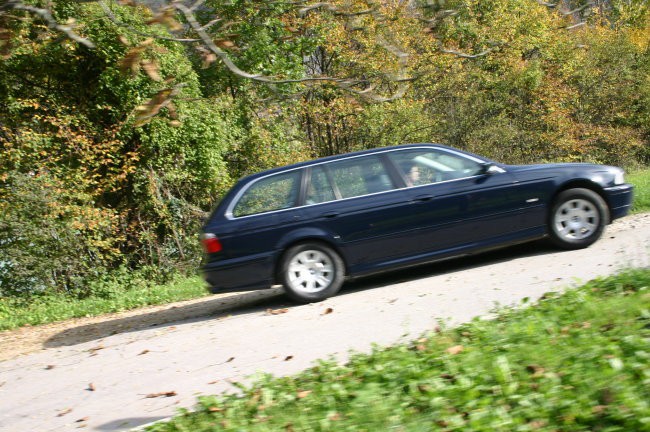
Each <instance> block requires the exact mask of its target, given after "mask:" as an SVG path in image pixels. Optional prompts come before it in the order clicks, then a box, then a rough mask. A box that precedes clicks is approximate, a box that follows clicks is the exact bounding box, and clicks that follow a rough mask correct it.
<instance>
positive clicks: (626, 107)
mask: <svg viewBox="0 0 650 432" xmlns="http://www.w3.org/2000/svg"><path fill="white" fill-rule="evenodd" d="M649 45H650V12H649V8H648V3H647V1H645V0H608V1H605V0H596V1H582V0H579V1H573V0H571V1H568V0H560V1H558V2H557V3H546V2H543V1H535V0H463V1H460V0H449V1H444V0H439V1H396V0H393V1H362V0H347V1H343V0H340V1H338V0H336V1H335V0H333V1H331V2H329V3H324V2H318V3H316V2H313V3H310V2H305V3H304V4H299V3H297V2H286V1H285V2H280V1H253V0H231V1H217V0H205V1H203V2H197V3H196V4H194V3H193V2H192V3H189V2H187V3H184V2H182V1H177V2H173V3H166V2H163V1H149V2H134V1H132V0H124V1H113V0H110V1H109V0H106V1H99V2H89V1H72V0H63V1H56V2H48V1H40V0H39V1H25V2H18V1H16V0H7V1H5V2H4V5H0V55H1V56H2V61H1V63H0V155H1V156H0V296H12V297H21V296H23V297H29V296H31V295H34V294H35V293H42V292H50V291H56V292H63V293H68V294H70V295H73V296H80V297H83V296H86V295H89V294H97V290H98V289H100V288H98V287H101V286H103V285H101V284H100V283H98V281H106V280H109V279H110V280H119V281H123V283H124V284H128V283H130V281H132V280H133V278H134V276H133V275H136V274H137V275H139V278H140V280H142V279H146V280H150V281H164V280H165V278H169V277H171V276H172V275H174V274H178V273H188V272H194V271H196V269H197V267H198V263H199V261H200V257H201V252H200V250H199V246H198V240H197V234H198V230H199V227H200V224H201V221H202V218H203V217H205V215H206V212H208V211H209V210H210V208H211V207H212V206H213V205H214V204H215V203H216V202H217V201H218V199H219V197H220V196H221V195H222V194H223V193H224V192H225V191H226V190H227V189H228V188H229V186H231V185H232V184H233V182H234V181H236V180H237V179H238V178H240V177H241V176H243V175H246V174H249V173H252V172H255V171H259V170H262V169H265V168H269V167H273V166H278V165H284V164H288V163H292V162H297V161H300V160H305V159H310V158H314V157H318V156H325V155H331V154H336V153H341V152H347V151H351V150H359V149H365V148H373V147H380V146H386V145H395V144H402V143H411V142H440V143H444V144H448V145H451V146H456V147H459V148H461V149H465V150H469V151H473V152H477V153H480V154H483V155H486V156H488V157H491V158H493V159H496V160H499V161H502V162H506V163H527V162H544V161H590V162H599V163H608V164H616V165H621V166H624V167H628V168H630V167H634V166H638V165H646V164H648V163H649V162H650V148H649V146H648V144H649V141H650V51H649Z"/></svg>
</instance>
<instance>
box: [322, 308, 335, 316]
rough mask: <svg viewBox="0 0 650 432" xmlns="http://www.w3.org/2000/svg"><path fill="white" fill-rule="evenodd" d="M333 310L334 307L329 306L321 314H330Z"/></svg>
mask: <svg viewBox="0 0 650 432" xmlns="http://www.w3.org/2000/svg"><path fill="white" fill-rule="evenodd" d="M332 312H334V309H332V308H327V309H325V311H324V312H323V313H322V314H321V315H328V314H331V313H332Z"/></svg>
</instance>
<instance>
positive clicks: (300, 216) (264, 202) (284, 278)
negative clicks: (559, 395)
mask: <svg viewBox="0 0 650 432" xmlns="http://www.w3.org/2000/svg"><path fill="white" fill-rule="evenodd" d="M631 202H632V186H631V185H629V184H626V183H625V182H624V179H623V171H622V170H621V169H620V168H616V167H610V166H603V165H593V164H543V165H521V166H515V165H503V164H498V163H496V162H493V161H491V160H488V159H485V158H483V157H480V156H477V155H474V154H471V153H467V152H464V151H460V150H457V149H453V148H450V147H446V146H442V145H434V144H410V145H402V146H397V147H388V148H381V149H374V150H367V151H362V152H357V153H349V154H344V155H339V156H332V157H328V158H324V159H318V160H314V161H310V162H303V163H299V164H295V165H290V166H286V167H283V168H277V169H273V170H269V171H264V172H261V173H258V174H254V175H251V176H248V177H246V178H244V179H242V180H241V181H239V182H238V183H237V184H236V185H235V186H234V187H233V188H232V190H230V192H229V193H228V194H227V195H226V196H225V197H224V199H223V200H222V201H221V203H220V204H219V205H218V206H217V208H216V209H215V210H214V212H213V213H212V215H211V216H210V218H209V219H208V221H207V222H206V224H205V226H204V228H203V231H204V233H203V235H202V242H203V246H204V248H205V250H206V259H205V263H204V266H203V271H204V274H205V278H206V280H207V282H208V284H209V285H210V287H211V291H212V292H214V293H216V292H222V291H244V290H250V289H260V288H269V287H270V286H272V285H274V284H282V285H283V286H284V290H285V292H286V294H287V295H289V296H290V297H291V298H293V299H294V300H297V301H300V302H312V301H319V300H322V299H324V298H327V297H329V296H332V295H334V294H335V293H336V292H337V291H338V290H339V289H340V287H341V285H342V284H343V281H344V279H345V278H346V277H357V276H364V275H368V274H371V273H375V272H380V271H385V270H389V269H394V268H399V267H405V266H411V265H415V264H420V263H424V262H429V261H436V260H440V259H446V258H450V257H454V256H460V255H467V254H471V253H475V252H479V251H482V250H486V249H492V248H495V247H501V246H508V245H512V244H515V243H521V242H526V241H530V240H535V239H539V238H543V237H549V238H550V240H551V241H552V242H553V243H554V244H555V245H557V246H558V247H561V248H565V249H578V248H584V247H587V246H589V245H590V244H592V243H593V242H595V241H596V240H597V239H598V238H599V237H600V235H601V234H602V232H603V229H604V227H605V225H606V224H608V223H611V221H612V220H614V219H616V218H619V217H622V216H624V215H626V214H627V213H628V211H629V208H630V205H631Z"/></svg>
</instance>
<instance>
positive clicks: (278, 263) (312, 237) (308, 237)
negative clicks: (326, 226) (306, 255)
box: [273, 233, 348, 284]
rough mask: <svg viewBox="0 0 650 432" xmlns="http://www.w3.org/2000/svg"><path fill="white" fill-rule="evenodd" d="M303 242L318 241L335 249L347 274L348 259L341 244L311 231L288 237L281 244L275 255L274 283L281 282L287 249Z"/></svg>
mask: <svg viewBox="0 0 650 432" xmlns="http://www.w3.org/2000/svg"><path fill="white" fill-rule="evenodd" d="M303 243H318V244H321V245H323V246H327V247H329V248H330V249H333V250H334V252H336V253H337V254H338V255H339V257H340V258H341V261H343V267H344V271H345V275H347V274H348V262H347V260H346V257H345V254H343V252H342V251H341V248H340V247H339V245H337V244H336V242H334V241H332V240H331V239H329V238H328V237H327V236H325V235H322V234H316V233H311V234H304V235H301V236H296V237H293V238H291V239H288V240H287V241H285V242H283V243H282V244H281V246H280V247H279V248H278V250H279V252H278V253H277V254H276V256H275V261H274V263H273V283H274V284H277V283H279V282H280V270H281V267H282V261H283V260H284V257H285V256H286V254H287V251H288V250H289V249H291V248H292V247H294V246H296V245H299V244H303Z"/></svg>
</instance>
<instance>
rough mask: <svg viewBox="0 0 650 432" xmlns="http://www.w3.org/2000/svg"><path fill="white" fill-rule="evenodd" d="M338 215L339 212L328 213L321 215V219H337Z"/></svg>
mask: <svg viewBox="0 0 650 432" xmlns="http://www.w3.org/2000/svg"><path fill="white" fill-rule="evenodd" d="M339 214H340V213H339V212H328V213H323V214H322V215H321V217H324V218H328V219H331V218H335V217H337V216H338V215H339Z"/></svg>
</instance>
